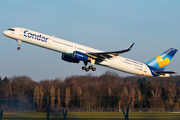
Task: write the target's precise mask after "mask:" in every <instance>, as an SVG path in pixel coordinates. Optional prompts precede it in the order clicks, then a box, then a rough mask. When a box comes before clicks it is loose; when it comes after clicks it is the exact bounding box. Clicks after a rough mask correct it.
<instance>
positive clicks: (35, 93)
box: [33, 85, 40, 107]
mask: <svg viewBox="0 0 180 120" xmlns="http://www.w3.org/2000/svg"><path fill="white" fill-rule="evenodd" d="M33 93H34V94H33V97H34V101H36V104H37V106H38V107H39V98H40V97H39V85H36V87H35V89H34V92H33Z"/></svg>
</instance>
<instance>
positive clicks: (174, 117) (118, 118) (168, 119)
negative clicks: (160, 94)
mask: <svg viewBox="0 0 180 120" xmlns="http://www.w3.org/2000/svg"><path fill="white" fill-rule="evenodd" d="M9 119H13V120H19V119H21V120H46V119H47V114H46V113H38V112H35V113H4V115H3V120H9ZM62 119H63V114H62V113H50V120H62ZM92 119H93V120H124V115H123V113H122V112H121V113H119V112H69V113H67V116H66V120H92ZM129 120H180V113H166V112H164V113H129Z"/></svg>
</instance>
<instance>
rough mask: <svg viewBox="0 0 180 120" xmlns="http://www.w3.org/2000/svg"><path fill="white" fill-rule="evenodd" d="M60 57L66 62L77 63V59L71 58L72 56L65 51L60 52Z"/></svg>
mask: <svg viewBox="0 0 180 120" xmlns="http://www.w3.org/2000/svg"><path fill="white" fill-rule="evenodd" d="M61 59H62V60H64V61H67V62H72V63H79V60H78V59H75V58H72V57H70V56H68V55H66V54H65V53H63V54H62V57H61Z"/></svg>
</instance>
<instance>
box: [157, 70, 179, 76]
mask: <svg viewBox="0 0 180 120" xmlns="http://www.w3.org/2000/svg"><path fill="white" fill-rule="evenodd" d="M154 72H155V73H157V74H161V75H164V74H175V73H177V72H174V71H154Z"/></svg>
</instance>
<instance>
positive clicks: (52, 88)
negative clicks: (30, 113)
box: [50, 85, 55, 108]
mask: <svg viewBox="0 0 180 120" xmlns="http://www.w3.org/2000/svg"><path fill="white" fill-rule="evenodd" d="M50 95H51V107H52V108H54V101H55V88H54V85H52V87H51V89H50Z"/></svg>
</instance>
